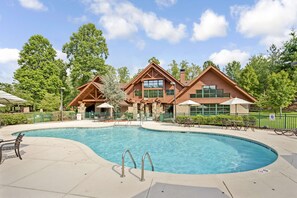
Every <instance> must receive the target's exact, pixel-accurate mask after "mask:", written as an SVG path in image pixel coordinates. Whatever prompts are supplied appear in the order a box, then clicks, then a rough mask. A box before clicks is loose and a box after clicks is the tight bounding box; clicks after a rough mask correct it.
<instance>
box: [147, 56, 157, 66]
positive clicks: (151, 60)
mask: <svg viewBox="0 0 297 198" xmlns="http://www.w3.org/2000/svg"><path fill="white" fill-rule="evenodd" d="M147 62H148V63H156V64H157V65H160V61H159V59H157V58H156V57H154V56H153V57H152V58H150V59H149V60H148V61H147Z"/></svg>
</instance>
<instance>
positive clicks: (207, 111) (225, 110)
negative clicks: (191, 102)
mask: <svg viewBox="0 0 297 198" xmlns="http://www.w3.org/2000/svg"><path fill="white" fill-rule="evenodd" d="M190 113H191V115H197V114H200V115H217V114H229V113H230V106H229V105H220V104H203V106H192V107H191V110H190Z"/></svg>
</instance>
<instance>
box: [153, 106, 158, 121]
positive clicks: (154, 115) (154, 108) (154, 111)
mask: <svg viewBox="0 0 297 198" xmlns="http://www.w3.org/2000/svg"><path fill="white" fill-rule="evenodd" d="M152 112H153V119H154V120H156V119H157V103H156V102H153V103H152Z"/></svg>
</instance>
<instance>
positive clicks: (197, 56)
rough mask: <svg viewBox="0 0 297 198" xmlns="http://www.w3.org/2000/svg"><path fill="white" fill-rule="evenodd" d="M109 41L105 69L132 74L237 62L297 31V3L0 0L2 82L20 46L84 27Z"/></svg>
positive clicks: (61, 39)
mask: <svg viewBox="0 0 297 198" xmlns="http://www.w3.org/2000/svg"><path fill="white" fill-rule="evenodd" d="M89 22H91V23H94V24H95V25H96V27H97V28H98V29H101V30H102V31H103V33H104V36H105V37H106V39H107V45H108V48H109V53H110V55H109V57H108V59H107V61H106V62H107V63H108V64H110V65H112V66H114V67H116V68H118V67H122V66H127V67H128V68H129V69H130V73H131V75H133V74H134V73H135V72H137V70H138V69H140V68H143V67H145V66H146V65H147V61H148V59H149V58H151V57H152V56H155V57H157V58H158V59H159V60H160V61H161V66H163V67H164V68H165V69H167V68H168V64H169V63H170V62H171V61H172V60H173V59H174V60H176V61H177V62H180V61H181V60H187V61H188V62H190V63H191V62H193V63H196V64H199V65H202V64H203V62H204V61H206V60H209V59H210V60H212V61H214V62H215V63H216V64H219V65H220V67H221V68H222V69H223V68H224V66H225V65H226V64H227V63H228V62H231V61H232V60H237V61H240V62H241V63H242V66H244V65H245V63H246V62H247V61H248V58H249V57H250V56H252V55H255V54H258V53H266V51H267V49H268V47H269V46H270V45H271V44H272V43H275V44H277V45H280V44H281V43H282V42H283V41H284V40H286V39H288V34H289V32H290V30H291V29H292V28H295V27H296V25H297V1H296V0H245V1H236V0H228V1H221V0H208V1H198V0H196V1H194V0H192V1H185V0H183V1H182V0H130V1H128V0H1V1H0V82H9V83H11V82H12V81H13V72H14V71H15V70H16V69H17V68H18V65H17V58H18V53H19V51H20V50H21V49H22V46H23V45H24V43H25V42H27V41H28V39H29V38H30V37H31V36H32V35H34V34H41V35H43V36H44V37H46V38H47V39H49V41H50V42H51V43H52V45H53V47H54V48H55V49H56V50H57V52H58V56H59V57H60V58H63V59H65V55H63V54H62V52H61V49H62V46H63V45H64V44H65V43H66V42H68V41H69V37H70V36H71V34H72V33H73V32H76V31H77V30H78V28H79V27H80V26H81V25H82V24H84V23H89Z"/></svg>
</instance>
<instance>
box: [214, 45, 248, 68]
mask: <svg viewBox="0 0 297 198" xmlns="http://www.w3.org/2000/svg"><path fill="white" fill-rule="evenodd" d="M249 57H250V55H249V53H247V52H244V51H241V50H238V49H236V50H226V49H223V50H221V51H219V52H215V53H213V54H211V55H210V56H209V60H211V61H213V62H214V63H215V64H218V65H220V66H225V65H227V64H228V63H229V62H232V61H239V62H240V63H241V65H245V64H246V63H247V61H248V59H249Z"/></svg>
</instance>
